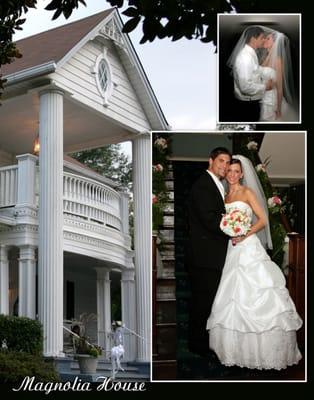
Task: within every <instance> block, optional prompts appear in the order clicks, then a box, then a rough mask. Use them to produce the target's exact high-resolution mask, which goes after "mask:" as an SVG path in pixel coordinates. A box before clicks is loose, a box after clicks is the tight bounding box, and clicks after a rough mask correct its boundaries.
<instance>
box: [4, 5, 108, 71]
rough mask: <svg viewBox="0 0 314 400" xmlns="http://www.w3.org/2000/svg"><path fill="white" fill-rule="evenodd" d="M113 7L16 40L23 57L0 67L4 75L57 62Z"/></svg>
mask: <svg viewBox="0 0 314 400" xmlns="http://www.w3.org/2000/svg"><path fill="white" fill-rule="evenodd" d="M112 11H113V8H111V9H109V10H106V11H102V12H100V13H98V14H95V15H92V16H90V17H87V18H84V19H81V20H79V21H76V22H72V23H70V24H66V25H62V26H60V27H58V28H54V29H50V30H49V31H46V32H42V33H39V34H37V35H33V36H29V37H27V38H25V39H22V40H19V41H17V42H16V45H17V48H18V49H19V50H20V52H21V53H22V55H23V57H22V58H18V59H16V60H15V61H14V62H13V63H11V64H6V65H3V66H2V67H1V69H2V74H3V75H4V76H6V75H11V74H14V73H17V72H20V71H22V70H24V69H28V68H32V67H35V66H37V65H42V64H45V63H48V62H55V63H58V61H60V60H61V59H62V58H63V57H64V56H65V55H66V54H67V53H68V52H69V51H70V50H71V49H72V48H73V47H74V46H75V45H76V44H77V43H78V42H79V41H80V40H81V39H82V38H84V37H85V36H86V35H87V34H88V33H89V32H90V31H91V29H93V28H94V27H95V26H96V25H98V24H99V23H100V22H101V21H103V19H104V18H106V17H107V16H108V15H109V14H111V12H112Z"/></svg>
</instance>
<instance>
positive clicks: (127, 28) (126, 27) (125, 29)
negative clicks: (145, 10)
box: [122, 17, 141, 33]
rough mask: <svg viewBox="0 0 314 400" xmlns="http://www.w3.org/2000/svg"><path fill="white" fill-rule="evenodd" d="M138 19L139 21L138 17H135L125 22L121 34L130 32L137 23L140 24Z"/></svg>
mask: <svg viewBox="0 0 314 400" xmlns="http://www.w3.org/2000/svg"><path fill="white" fill-rule="evenodd" d="M140 19H141V18H140V17H135V18H132V19H130V20H129V21H127V22H126V24H125V25H124V27H123V29H122V32H124V33H129V32H132V31H133V30H134V29H135V28H136V27H137V25H138V23H139V22H140Z"/></svg>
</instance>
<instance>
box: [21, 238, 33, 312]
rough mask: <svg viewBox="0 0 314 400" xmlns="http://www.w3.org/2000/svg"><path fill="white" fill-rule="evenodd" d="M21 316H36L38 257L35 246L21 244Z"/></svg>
mask: <svg viewBox="0 0 314 400" xmlns="http://www.w3.org/2000/svg"><path fill="white" fill-rule="evenodd" d="M19 316H20V317H28V318H32V319H35V317H36V258H35V247H34V246H21V247H20V258H19Z"/></svg>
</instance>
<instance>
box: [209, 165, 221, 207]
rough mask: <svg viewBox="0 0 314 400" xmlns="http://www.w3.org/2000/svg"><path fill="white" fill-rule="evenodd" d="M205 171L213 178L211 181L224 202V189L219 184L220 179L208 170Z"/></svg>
mask: <svg viewBox="0 0 314 400" xmlns="http://www.w3.org/2000/svg"><path fill="white" fill-rule="evenodd" d="M206 171H207V172H208V173H209V175H210V176H211V177H212V178H213V180H214V182H215V184H216V186H217V188H218V190H219V192H220V194H221V196H222V199H223V200H224V201H225V188H224V187H223V184H222V183H221V181H220V179H219V178H218V177H217V176H216V175H215V174H213V173H212V172H211V171H208V169H207V170H206Z"/></svg>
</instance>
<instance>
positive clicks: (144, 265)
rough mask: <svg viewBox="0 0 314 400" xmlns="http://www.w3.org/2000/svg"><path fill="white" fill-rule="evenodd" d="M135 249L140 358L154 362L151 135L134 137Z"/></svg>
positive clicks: (138, 356)
mask: <svg viewBox="0 0 314 400" xmlns="http://www.w3.org/2000/svg"><path fill="white" fill-rule="evenodd" d="M132 150H133V185H134V186H133V187H134V189H133V193H134V248H135V273H136V312H137V315H136V319H137V333H138V334H139V335H140V336H142V337H144V338H145V340H144V341H143V340H140V339H138V346H137V348H138V354H137V360H138V361H143V362H150V358H151V357H150V332H151V322H150V309H151V307H150V305H151V301H152V299H151V289H150V287H151V285H150V274H151V235H152V231H151V207H152V205H151V197H152V188H151V169H152V162H151V136H150V135H149V134H143V135H140V136H139V137H137V138H136V139H135V140H133V146H132Z"/></svg>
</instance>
